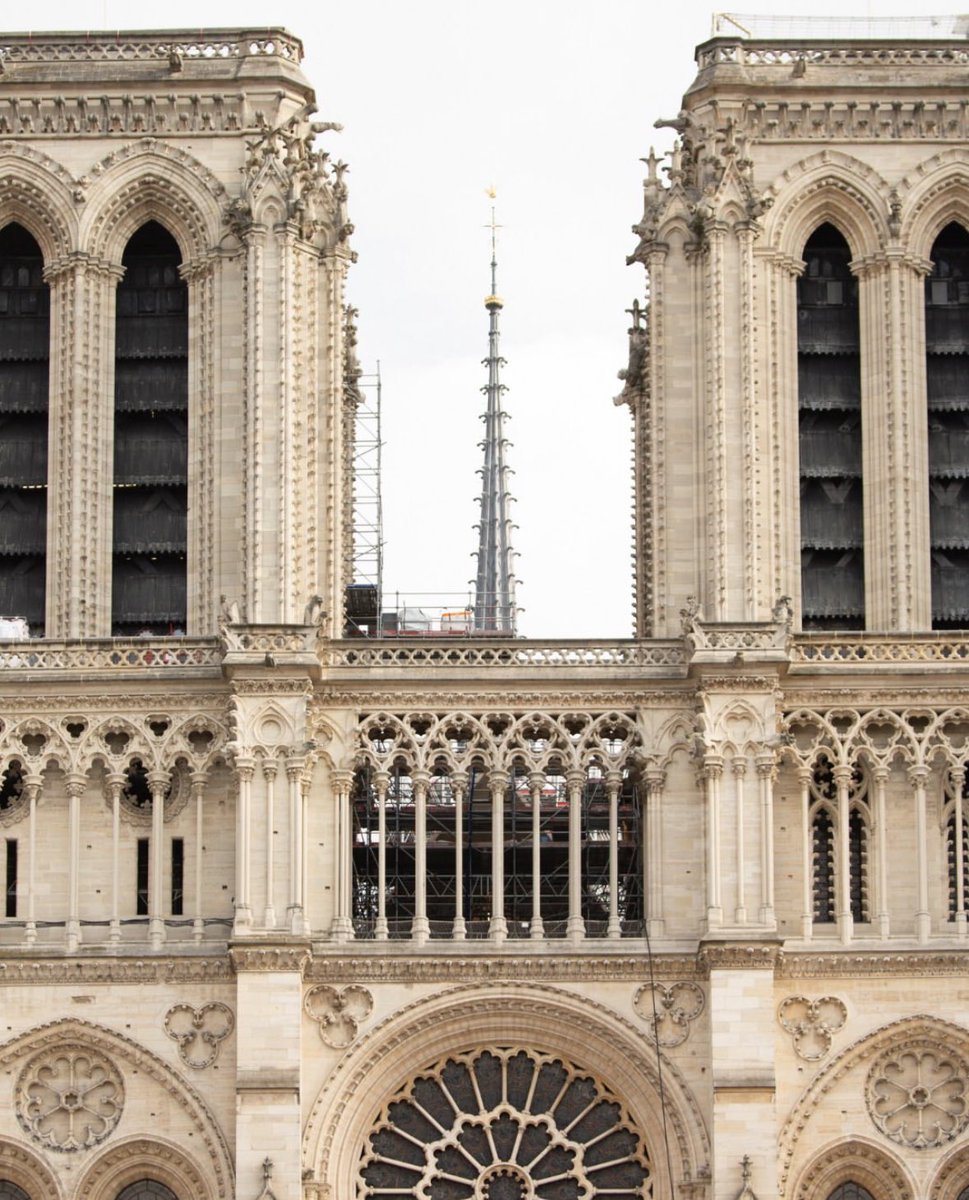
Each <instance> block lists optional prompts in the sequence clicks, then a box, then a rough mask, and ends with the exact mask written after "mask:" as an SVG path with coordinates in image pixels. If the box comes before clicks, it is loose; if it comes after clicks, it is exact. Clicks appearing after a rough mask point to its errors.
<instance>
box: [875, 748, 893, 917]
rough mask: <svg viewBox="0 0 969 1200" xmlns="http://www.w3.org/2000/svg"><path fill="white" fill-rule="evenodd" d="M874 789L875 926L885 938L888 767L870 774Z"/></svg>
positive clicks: (886, 914) (880, 767)
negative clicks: (886, 787) (886, 788)
mask: <svg viewBox="0 0 969 1200" xmlns="http://www.w3.org/2000/svg"><path fill="white" fill-rule="evenodd" d="M871 778H872V783H873V784H874V789H875V829H874V833H875V860H876V861H875V873H876V880H877V888H878V913H877V916H876V917H875V924H876V926H877V928H878V936H879V937H881V938H887V937H888V933H889V916H888V847H889V839H888V812H887V809H886V805H885V785H886V784H887V782H888V767H885V766H877V767H875V768H874V769H873V770H872V773H871Z"/></svg>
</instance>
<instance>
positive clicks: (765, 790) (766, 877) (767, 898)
mask: <svg viewBox="0 0 969 1200" xmlns="http://www.w3.org/2000/svg"><path fill="white" fill-rule="evenodd" d="M756 766H757V786H758V789H759V792H760V913H759V918H760V923H761V925H766V926H768V927H769V928H771V929H773V928H775V927H776V917H775V914H774V780H775V778H776V775H777V766H776V763H775V761H774V756H773V754H770V753H767V754H758V755H757V760H756Z"/></svg>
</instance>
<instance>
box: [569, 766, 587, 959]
mask: <svg viewBox="0 0 969 1200" xmlns="http://www.w3.org/2000/svg"><path fill="white" fill-rule="evenodd" d="M565 783H566V787H567V788H568V792H569V920H568V925H567V927H566V932H567V933H568V936H569V937H570V938H571V940H572V941H573V942H581V941H582V939H583V938H584V937H585V920H584V919H583V916H582V792H583V790H584V788H585V772H584V771H569V773H568V774H567V775H566V777H565Z"/></svg>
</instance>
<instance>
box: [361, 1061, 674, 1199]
mask: <svg viewBox="0 0 969 1200" xmlns="http://www.w3.org/2000/svg"><path fill="white" fill-rule="evenodd" d="M652 1179H653V1174H652V1171H651V1168H650V1161H649V1155H648V1153H647V1150H646V1147H645V1144H644V1143H643V1139H642V1137H641V1136H640V1135H639V1133H638V1132H637V1130H636V1129H635V1127H634V1126H633V1124H632V1122H631V1120H630V1119H629V1116H628V1114H627V1113H626V1111H625V1109H624V1108H623V1106H622V1105H621V1104H620V1103H619V1101H618V1100H616V1099H615V1097H614V1096H612V1095H611V1094H610V1093H609V1091H608V1090H607V1089H606V1088H605V1087H603V1085H602V1084H601V1083H599V1082H597V1081H596V1080H595V1079H594V1078H592V1077H591V1076H590V1075H589V1074H588V1073H587V1072H584V1071H582V1070H580V1069H579V1068H578V1067H575V1066H573V1065H572V1064H571V1063H569V1062H568V1061H567V1060H565V1059H562V1058H553V1057H551V1056H548V1055H544V1054H537V1053H535V1052H533V1051H531V1050H523V1049H517V1048H492V1049H487V1050H476V1051H471V1052H468V1053H466V1054H456V1055H452V1056H449V1057H448V1058H444V1059H441V1060H439V1061H438V1062H436V1063H434V1064H433V1065H432V1066H430V1067H428V1068H427V1069H426V1070H424V1071H422V1072H420V1074H418V1075H416V1076H415V1077H414V1078H413V1079H412V1080H411V1081H410V1082H409V1083H407V1084H406V1085H405V1086H404V1087H402V1088H401V1089H400V1090H399V1091H398V1092H397V1093H396V1095H395V1096H393V1097H392V1098H391V1100H389V1101H388V1102H387V1104H385V1105H384V1107H383V1109H382V1110H381V1113H380V1116H379V1118H378V1121H377V1124H376V1128H375V1129H374V1131H373V1132H372V1133H371V1134H370V1136H369V1138H368V1140H367V1145H366V1146H365V1148H364V1152H363V1156H362V1158H361V1162H360V1180H359V1185H358V1189H357V1195H358V1200H371V1198H372V1200H391V1198H395V1200H396V1198H399V1197H403V1196H408V1197H410V1196H414V1197H416V1198H417V1200H593V1198H594V1197H597V1196H602V1197H605V1196H609V1197H611V1198H612V1200H634V1198H636V1197H641V1198H643V1200H645V1198H647V1197H652V1195H653V1189H652Z"/></svg>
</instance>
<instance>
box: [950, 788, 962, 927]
mask: <svg viewBox="0 0 969 1200" xmlns="http://www.w3.org/2000/svg"><path fill="white" fill-rule="evenodd" d="M949 777H950V779H951V780H952V791H953V793H954V795H953V799H952V816H953V821H954V824H955V836H954V838H953V839H952V843H953V844H952V850H953V857H954V858H955V872H956V933H957V934H958V935H959V937H960V938H964V937H965V936H966V886H965V874H964V871H963V866H962V864H963V862H964V861H965V856H966V845H965V836H964V832H965V831H964V830H963V828H962V818H963V802H962V789H963V787H964V786H965V782H966V769H965V767H953V768H952V769H951V770H950V772H949Z"/></svg>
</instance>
